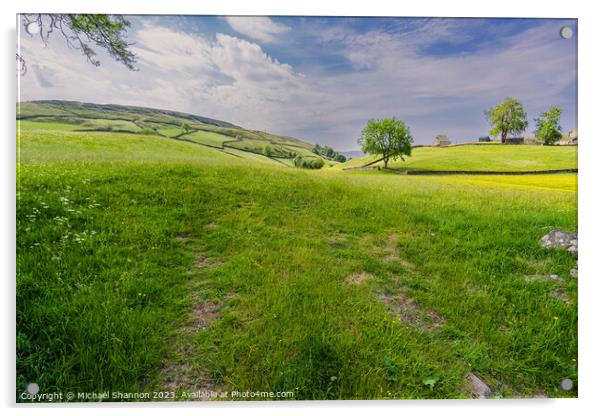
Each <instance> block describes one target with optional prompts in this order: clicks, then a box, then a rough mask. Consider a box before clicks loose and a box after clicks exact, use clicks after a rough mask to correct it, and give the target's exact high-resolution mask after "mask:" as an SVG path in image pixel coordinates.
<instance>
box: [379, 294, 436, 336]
mask: <svg viewBox="0 0 602 416" xmlns="http://www.w3.org/2000/svg"><path fill="white" fill-rule="evenodd" d="M379 298H380V300H381V301H382V302H383V303H384V304H385V305H386V306H387V308H388V309H389V312H390V313H391V315H393V317H394V318H396V319H399V320H400V321H402V322H406V323H409V324H410V325H412V326H414V327H416V328H420V329H424V330H428V329H434V328H437V327H439V326H441V325H442V324H443V322H445V320H444V319H443V317H442V316H441V315H439V314H438V313H436V312H435V311H433V310H430V309H426V308H422V307H421V306H420V305H418V304H417V303H416V302H415V301H414V300H413V299H411V298H408V297H407V296H406V295H405V294H404V293H402V292H399V293H397V294H395V295H387V294H384V293H383V294H381V295H379Z"/></svg>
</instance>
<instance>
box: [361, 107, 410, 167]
mask: <svg viewBox="0 0 602 416" xmlns="http://www.w3.org/2000/svg"><path fill="white" fill-rule="evenodd" d="M413 141H414V139H413V138H412V136H411V134H410V128H409V127H408V126H407V125H406V124H405V123H404V122H403V121H401V120H397V119H395V118H384V119H381V120H375V119H372V120H369V121H368V124H366V127H364V129H363V130H362V135H361V136H360V138H359V139H358V143H359V144H360V145H361V146H362V151H363V152H364V153H368V154H371V155H382V156H383V157H382V160H383V162H385V168H386V167H387V166H388V164H389V159H393V160H395V159H396V158H400V159H401V160H402V161H403V160H404V158H403V156H410V155H411V154H412V142H413Z"/></svg>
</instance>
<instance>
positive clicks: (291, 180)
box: [16, 121, 578, 400]
mask: <svg viewBox="0 0 602 416" xmlns="http://www.w3.org/2000/svg"><path fill="white" fill-rule="evenodd" d="M60 126H61V124H57V123H38V122H32V121H22V122H20V129H19V132H20V135H19V141H18V149H19V155H18V157H19V164H18V172H17V181H18V184H17V185H18V187H17V192H18V194H17V387H16V390H17V394H19V393H20V392H22V391H23V389H24V386H25V385H26V384H27V383H28V382H32V381H35V382H36V383H38V384H39V385H40V387H41V390H40V392H55V391H56V392H59V391H62V392H66V391H73V392H76V393H77V392H86V391H104V390H110V391H124V392H139V391H143V392H152V391H157V390H165V391H170V390H174V391H175V392H177V394H176V397H175V398H176V399H178V400H183V399H186V398H190V396H186V392H188V391H196V390H199V389H210V390H218V391H231V390H237V391H246V390H251V391H274V392H280V391H287V392H289V391H290V392H292V394H293V395H292V397H288V398H292V399H297V400H303V399H387V398H404V399H410V398H467V397H470V390H469V386H467V383H466V374H467V373H468V372H473V373H474V374H476V375H478V376H479V377H480V378H481V379H483V380H484V381H485V382H486V383H487V384H488V385H489V386H490V387H491V388H492V389H493V391H494V393H495V395H496V397H533V396H536V395H541V394H545V395H547V396H550V397H564V396H571V397H574V396H576V395H577V388H575V389H574V390H572V391H568V392H567V391H562V390H560V389H559V383H560V381H561V380H562V379H564V378H570V379H572V380H573V381H574V382H575V383H576V385H577V384H578V383H577V380H578V376H577V281H576V279H574V278H572V277H570V276H569V270H570V269H571V268H572V267H574V265H575V260H574V259H573V258H572V257H571V256H570V255H569V254H568V253H566V252H563V251H548V250H545V249H542V248H541V247H540V246H539V245H538V240H539V238H541V236H543V235H544V234H545V233H546V232H548V231H549V230H551V229H563V230H569V231H575V230H576V228H577V176H576V175H574V174H566V175H535V176H529V177H507V176H461V175H460V176H441V177H417V176H400V175H393V174H384V173H381V172H363V171H354V172H352V171H350V172H341V171H338V170H335V169H322V170H320V171H307V170H302V169H292V168H290V167H287V166H285V165H283V164H281V163H277V162H273V161H272V162H270V159H269V158H266V157H264V156H260V155H256V156H257V158H261V157H263V158H264V159H266V160H264V161H265V162H266V163H257V162H258V161H259V159H258V160H254V159H251V158H247V157H235V156H232V155H229V154H227V153H224V152H223V151H220V150H219V149H213V148H210V147H206V146H200V145H198V144H194V143H189V142H184V141H177V140H172V139H169V138H166V137H161V136H157V135H153V134H151V135H145V134H125V133H110V132H74V131H68V130H69V128H66V129H64V130H61V128H60ZM524 148H525V149H526V148H527V147H526V146H525V147H524ZM487 149H489V147H487ZM491 149H494V147H493V146H492V147H491ZM495 149H496V150H491V152H492V154H495V155H497V156H496V159H495V160H497V161H498V162H496V163H499V164H501V165H504V166H508V163H507V162H503V160H506V159H508V158H510V156H509V155H506V156H505V157H502V156H500V154H499V153H495V152H500V151H505V150H504V149H506V148H495ZM497 149H501V150H497ZM507 149H511V150H512V151H513V152H518V150H519V147H512V148H510V147H508V148H507ZM529 149H531V148H529ZM532 149H534V150H537V151H542V152H548V151H549V150H552V151H556V150H560V151H561V152H563V156H558V155H557V154H556V153H554V154H552V153H545V155H544V156H542V157H541V160H543V162H541V163H540V164H538V165H537V166H543V165H545V164H546V163H547V162H546V161H550V160H552V159H554V158H556V157H557V156H558V157H559V158H560V159H562V160H565V161H566V162H567V163H569V162H570V163H574V153H570V152H574V150H573V149H570V148H567V149H566V150H565V149H556V148H553V149H551V148H544V147H533V148H532ZM418 150H420V149H416V153H415V157H416V158H418V157H419V156H420V154H421V152H422V151H421V152H419V151H418ZM427 150H431V149H424V151H427ZM434 150H436V151H437V152H445V151H449V152H452V153H453V154H454V156H453V157H452V156H450V157H449V158H448V159H447V160H448V161H449V163H452V164H453V163H456V164H460V163H461V162H460V159H461V158H460V156H458V155H457V154H456V153H454V152H457V151H460V150H462V151H469V150H470V149H466V148H457V149H456V148H448V149H434ZM236 151H237V152H241V153H243V154H242V156H245V155H244V153H246V152H243V151H242V150H236ZM442 154H443V153H441V155H442ZM521 154H522V153H521ZM559 154H560V153H559ZM439 159H440V160H441V157H440V158H439ZM560 159H554V160H560ZM454 160H455V161H456V162H453V161H454ZM482 160H484V159H482ZM428 163H431V162H429V159H428V158H426V157H425V159H424V164H423V165H422V166H418V167H419V168H424V166H438V167H439V168H441V167H442V166H447V165H445V164H443V162H441V161H439V162H437V164H436V165H428ZM433 163H434V162H433ZM467 163H468V162H467ZM471 163H473V162H471ZM538 163H539V162H538ZM457 166H459V165H454V168H458V167H457ZM516 166H525V164H524V163H521V162H517V164H516V165H515V166H514V167H513V169H514V168H516ZM418 167H417V168H418ZM447 167H449V166H447ZM481 167H482V166H481ZM450 168H451V167H450ZM486 168H487V169H490V168H492V167H491V166H490V165H489V164H487V166H486ZM550 274H557V275H559V279H558V280H546V279H532V278H528V277H529V276H544V275H550ZM17 398H18V397H17ZM149 399H150V400H154V399H156V400H159V399H160V398H156V397H152V396H151V397H150V398H148V399H147V400H149Z"/></svg>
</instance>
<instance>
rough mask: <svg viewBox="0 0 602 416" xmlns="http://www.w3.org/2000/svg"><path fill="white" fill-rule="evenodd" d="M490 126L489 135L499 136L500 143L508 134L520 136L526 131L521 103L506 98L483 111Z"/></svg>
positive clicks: (504, 140) (503, 141)
mask: <svg viewBox="0 0 602 416" xmlns="http://www.w3.org/2000/svg"><path fill="white" fill-rule="evenodd" d="M485 116H487V119H488V120H489V123H490V124H491V130H489V134H491V135H498V134H499V135H500V137H501V139H502V143H505V142H506V137H508V135H509V134H512V135H515V134H520V133H522V132H523V131H525V130H526V129H527V126H528V125H529V122H528V121H527V113H526V112H525V108H524V107H523V105H522V103H521V102H520V101H519V100H518V99H516V98H506V99H505V100H504V101H503V102H502V103H501V104H498V105H496V106H495V107H492V108H490V109H489V110H487V111H485Z"/></svg>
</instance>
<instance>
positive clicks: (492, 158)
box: [341, 144, 577, 172]
mask: <svg viewBox="0 0 602 416" xmlns="http://www.w3.org/2000/svg"><path fill="white" fill-rule="evenodd" d="M376 159H378V157H374V156H366V157H362V158H355V159H351V160H350V161H348V162H347V163H344V164H343V165H341V167H343V168H345V167H355V166H363V165H365V164H367V163H370V162H372V161H374V160H376ZM374 166H383V163H382V162H380V163H377V164H375V165H374ZM389 167H391V168H395V169H403V170H470V171H501V172H506V171H530V170H550V169H573V168H576V167H577V147H576V146H529V145H495V144H493V145H492V144H475V145H468V146H449V147H418V148H415V149H413V150H412V156H410V157H408V158H406V160H405V161H401V160H399V159H398V160H395V161H390V162H389Z"/></svg>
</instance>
